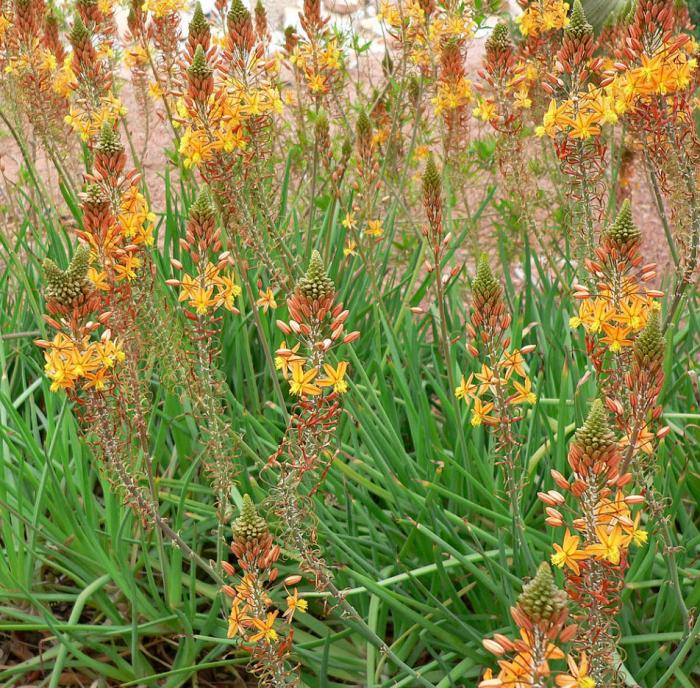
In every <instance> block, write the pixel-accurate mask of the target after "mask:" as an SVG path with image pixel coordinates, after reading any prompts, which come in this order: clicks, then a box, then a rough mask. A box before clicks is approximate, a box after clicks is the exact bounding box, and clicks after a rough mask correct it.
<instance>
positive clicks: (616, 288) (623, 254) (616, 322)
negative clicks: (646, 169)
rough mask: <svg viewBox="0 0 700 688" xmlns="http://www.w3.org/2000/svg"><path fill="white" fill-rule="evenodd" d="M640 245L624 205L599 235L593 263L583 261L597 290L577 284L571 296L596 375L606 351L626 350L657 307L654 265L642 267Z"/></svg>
mask: <svg viewBox="0 0 700 688" xmlns="http://www.w3.org/2000/svg"><path fill="white" fill-rule="evenodd" d="M640 243H641V232H640V231H639V229H638V228H637V226H636V225H635V224H634V221H633V219H632V210H631V206H630V203H629V201H625V202H624V203H623V205H622V207H621V208H620V212H619V214H618V216H617V218H616V219H615V222H613V223H612V224H611V225H610V226H609V227H608V228H607V229H606V230H605V231H604V232H603V233H602V235H601V240H600V244H599V246H598V248H597V249H596V257H595V260H594V259H591V258H589V259H586V268H587V269H588V271H589V273H590V274H591V275H592V276H593V277H594V278H595V279H596V280H597V282H596V287H595V290H592V289H590V288H588V287H585V286H583V285H575V292H574V296H575V297H576V298H577V299H578V300H580V302H581V305H580V306H579V312H578V314H577V315H576V316H574V317H573V318H571V321H570V324H571V326H572V327H579V326H583V327H584V329H585V330H586V342H587V346H586V349H587V351H588V353H589V355H590V356H591V358H592V360H593V362H594V364H595V366H596V370H597V371H598V372H600V371H601V370H602V366H603V354H604V353H605V351H606V350H607V351H610V352H611V353H614V354H620V353H621V352H623V350H625V349H630V348H631V347H632V345H633V338H634V336H635V335H636V334H638V333H639V332H640V331H641V330H642V329H643V328H644V326H645V325H646V323H647V320H648V318H649V314H650V313H652V312H655V311H657V310H658V309H659V308H660V305H659V302H658V300H657V299H659V298H660V297H661V296H663V294H662V293H661V292H660V291H658V290H656V289H651V288H649V287H647V286H646V283H647V282H649V281H650V280H652V279H653V278H654V277H655V275H656V265H655V264H654V263H649V264H643V262H642V260H643V259H642V256H641V255H640V253H639V245H640ZM601 345H602V346H601Z"/></svg>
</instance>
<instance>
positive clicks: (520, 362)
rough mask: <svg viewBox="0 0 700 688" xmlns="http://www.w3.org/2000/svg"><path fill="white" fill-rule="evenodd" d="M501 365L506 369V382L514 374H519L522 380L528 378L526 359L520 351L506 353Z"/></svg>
mask: <svg viewBox="0 0 700 688" xmlns="http://www.w3.org/2000/svg"><path fill="white" fill-rule="evenodd" d="M500 364H501V366H503V368H505V371H506V372H505V377H506V380H510V378H511V375H513V373H517V374H518V375H520V377H522V378H524V377H527V374H526V373H525V359H524V358H523V355H522V354H521V353H520V350H519V349H516V350H515V351H506V352H505V353H504V354H503V356H502V357H501V360H500Z"/></svg>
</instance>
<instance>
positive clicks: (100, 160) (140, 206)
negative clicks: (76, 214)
mask: <svg viewBox="0 0 700 688" xmlns="http://www.w3.org/2000/svg"><path fill="white" fill-rule="evenodd" d="M93 153H94V163H93V170H92V172H91V173H90V174H86V175H85V181H86V183H87V186H86V189H85V192H84V193H83V194H82V202H81V207H82V210H83V228H82V229H81V230H78V231H77V232H76V233H77V234H78V236H79V237H80V238H81V239H83V240H84V241H85V242H86V243H87V244H88V245H89V246H90V248H91V250H92V253H93V255H94V257H95V262H96V263H97V268H95V269H91V270H90V271H89V272H88V277H89V279H90V280H91V281H92V283H93V284H94V285H95V288H96V289H98V290H100V291H103V292H105V294H107V295H109V294H113V295H114V296H115V297H116V298H117V299H118V298H121V297H123V296H124V295H125V294H127V293H128V291H129V285H130V283H133V282H134V280H136V277H137V275H138V274H139V271H140V270H141V268H142V267H143V266H144V259H145V257H146V249H147V247H149V246H151V245H152V244H153V221H154V220H155V215H153V214H152V213H151V212H150V211H149V209H148V204H147V202H146V199H145V197H144V195H143V194H142V193H141V191H140V190H139V184H140V175H139V174H138V172H136V170H134V169H131V170H126V162H127V161H126V153H125V151H124V146H123V145H122V143H121V141H120V140H119V135H118V133H117V131H116V127H115V126H113V125H112V124H109V123H105V124H104V125H103V126H102V129H101V132H100V136H99V138H98V140H97V141H96V142H95V144H94V146H93ZM117 294H119V296H117Z"/></svg>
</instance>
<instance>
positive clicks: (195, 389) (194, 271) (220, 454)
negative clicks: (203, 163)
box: [167, 188, 241, 559]
mask: <svg viewBox="0 0 700 688" xmlns="http://www.w3.org/2000/svg"><path fill="white" fill-rule="evenodd" d="M180 248H181V249H182V250H183V251H184V252H185V254H187V255H188V257H189V265H188V266H187V267H186V266H185V265H184V263H183V261H180V260H177V259H172V260H171V263H172V266H173V268H175V270H177V271H178V273H180V277H179V279H177V278H172V279H169V280H167V283H168V284H169V285H170V286H172V287H176V288H179V290H180V293H179V296H178V300H179V301H180V302H181V303H183V304H184V306H185V311H184V313H185V316H186V318H187V319H188V321H189V323H190V325H191V329H190V331H189V332H188V336H189V339H190V342H191V354H192V358H193V359H194V362H193V365H192V367H193V377H192V380H190V381H189V387H190V392H191V397H192V400H193V404H194V412H195V414H196V416H197V417H198V419H199V420H200V423H201V426H202V430H203V435H204V442H205V451H204V465H205V467H206V470H207V472H208V473H209V476H210V478H211V481H212V487H213V489H214V494H215V495H216V499H217V520H218V523H219V536H218V538H217V551H218V552H219V555H220V556H219V559H221V554H222V551H221V544H222V537H223V530H222V529H223V524H224V522H225V518H226V511H227V505H228V502H229V494H230V491H231V487H232V486H233V484H234V482H235V475H236V472H237V467H236V463H235V460H234V455H235V445H236V442H237V437H236V435H235V433H234V432H233V431H232V429H231V427H230V423H229V421H228V420H227V419H226V418H225V415H224V411H225V406H224V401H223V400H224V391H223V386H224V384H225V382H224V380H222V379H221V376H220V374H219V372H218V370H217V368H216V358H217V356H218V354H219V348H218V340H219V335H220V333H221V321H222V316H221V315H220V314H219V313H220V312H223V311H229V312H231V313H234V314H238V313H239V312H240V311H239V310H238V309H237V308H236V306H235V300H236V298H237V297H238V296H240V294H241V288H240V287H239V286H238V284H236V281H235V277H234V274H233V269H232V264H233V259H232V258H231V256H230V254H229V253H228V252H223V251H222V250H221V249H222V242H221V230H220V229H219V227H218V225H217V218H216V213H215V210H214V206H213V204H212V201H211V198H210V195H209V191H208V189H206V188H205V189H203V190H202V191H201V192H200V195H199V197H198V198H197V200H196V201H195V202H194V203H193V204H192V207H191V208H190V212H189V218H188V221H187V227H186V229H185V236H184V237H183V238H182V239H181V240H180Z"/></svg>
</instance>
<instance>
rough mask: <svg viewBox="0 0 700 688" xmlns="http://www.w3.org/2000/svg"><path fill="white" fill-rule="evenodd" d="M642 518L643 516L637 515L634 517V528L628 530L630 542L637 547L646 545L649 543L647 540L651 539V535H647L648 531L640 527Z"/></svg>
mask: <svg viewBox="0 0 700 688" xmlns="http://www.w3.org/2000/svg"><path fill="white" fill-rule="evenodd" d="M641 517H642V514H641V513H637V515H636V516H635V517H634V523H633V524H632V527H631V528H630V529H629V530H628V533H627V536H628V537H629V539H630V541H631V542H633V543H634V544H635V545H636V546H637V547H641V546H642V545H645V544H646V543H647V540H648V539H649V533H647V531H646V530H642V529H641V528H640V527H639V524H640V521H641Z"/></svg>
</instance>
